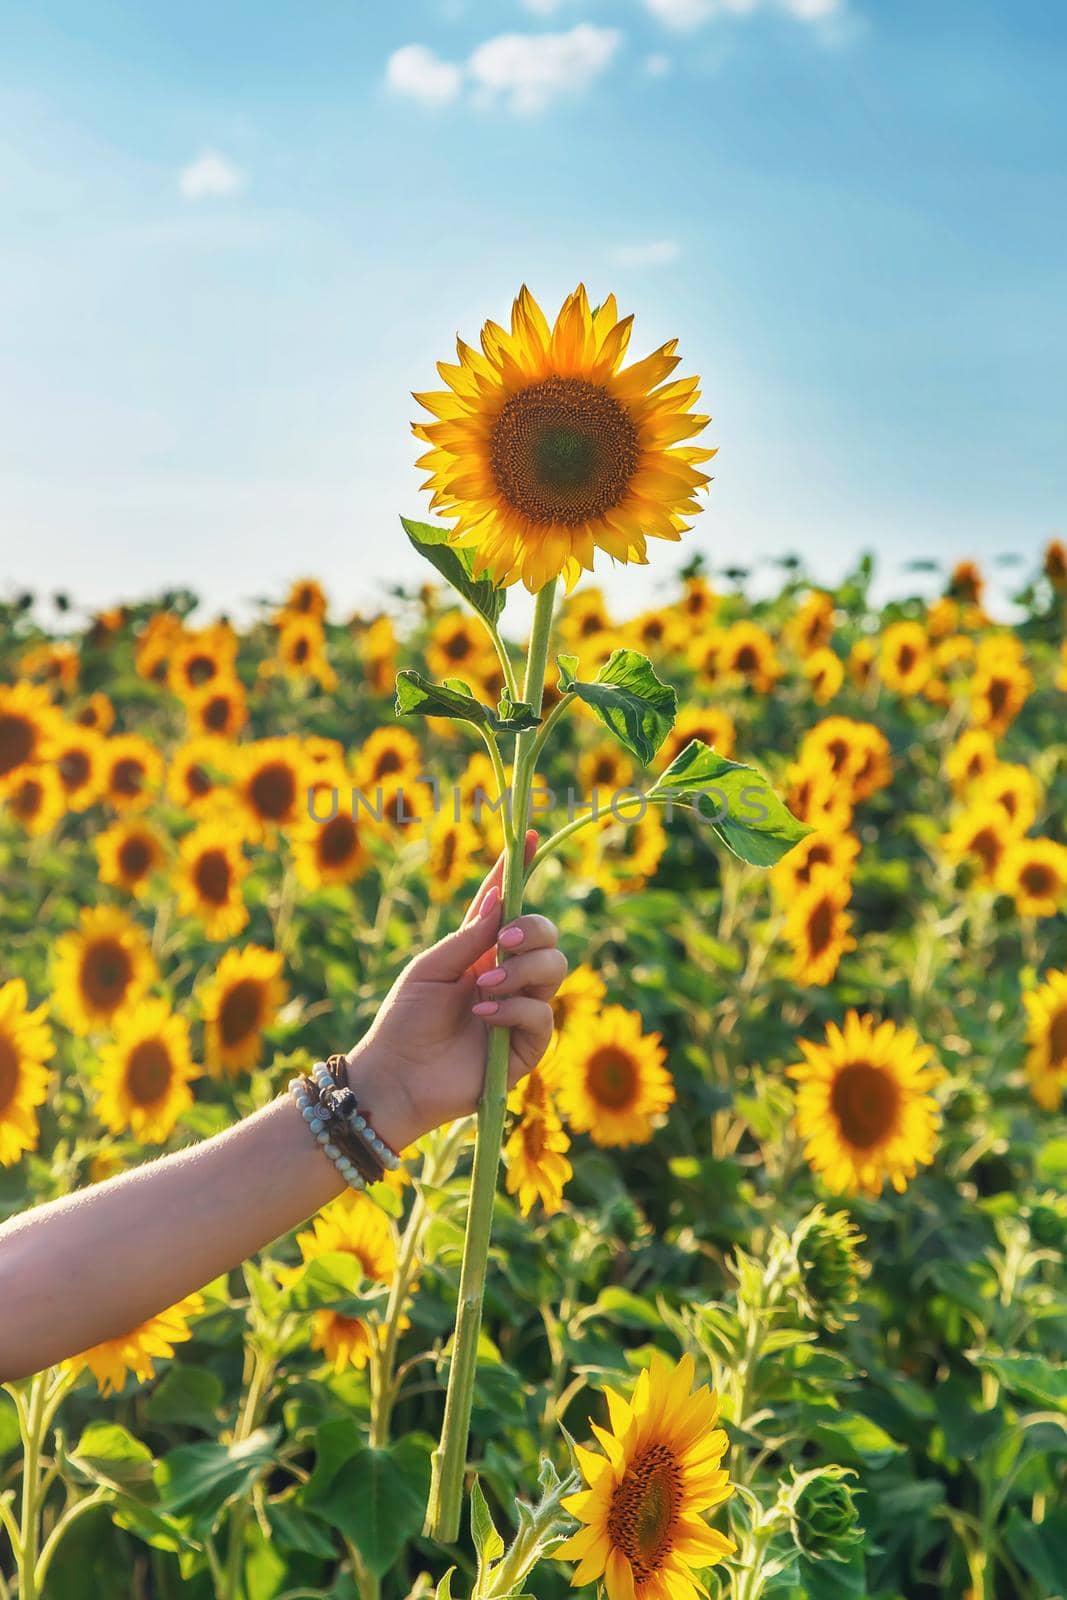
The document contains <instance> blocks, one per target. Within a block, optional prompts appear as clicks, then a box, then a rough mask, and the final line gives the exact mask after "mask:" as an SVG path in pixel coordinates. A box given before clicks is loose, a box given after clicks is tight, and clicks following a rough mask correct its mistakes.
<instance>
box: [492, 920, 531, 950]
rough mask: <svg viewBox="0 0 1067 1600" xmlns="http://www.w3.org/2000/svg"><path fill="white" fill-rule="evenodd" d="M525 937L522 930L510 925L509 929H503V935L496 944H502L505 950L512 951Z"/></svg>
mask: <svg viewBox="0 0 1067 1600" xmlns="http://www.w3.org/2000/svg"><path fill="white" fill-rule="evenodd" d="M525 937H526V935H525V934H524V933H523V931H522V929H521V928H517V927H516V926H515V924H514V923H512V925H511V927H510V928H505V929H504V931H503V933H502V934H501V935H500V937H499V939H498V940H497V944H502V945H503V946H504V949H505V950H514V949H515V947H516V945H520V944H521V943H522V941H523V940H524V939H525Z"/></svg>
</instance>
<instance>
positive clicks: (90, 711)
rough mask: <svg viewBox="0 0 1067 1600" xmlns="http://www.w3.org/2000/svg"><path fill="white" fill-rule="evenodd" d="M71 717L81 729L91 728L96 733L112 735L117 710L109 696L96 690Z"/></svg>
mask: <svg viewBox="0 0 1067 1600" xmlns="http://www.w3.org/2000/svg"><path fill="white" fill-rule="evenodd" d="M71 716H72V718H73V720H74V722H75V723H76V724H77V725H78V727H79V728H91V729H93V731H94V732H96V733H110V732H111V729H112V728H113V727H114V726H115V708H114V706H113V705H112V704H111V701H110V700H109V699H108V697H107V695H106V694H101V692H100V691H99V690H95V691H94V693H92V694H91V695H90V696H89V698H88V700H86V701H85V703H84V705H80V706H79V707H78V709H77V711H73V712H72V713H71Z"/></svg>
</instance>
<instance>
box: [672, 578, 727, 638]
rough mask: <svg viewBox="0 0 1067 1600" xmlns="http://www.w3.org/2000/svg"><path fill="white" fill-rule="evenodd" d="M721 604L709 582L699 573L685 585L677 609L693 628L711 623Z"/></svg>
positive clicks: (687, 580) (687, 579) (686, 581)
mask: <svg viewBox="0 0 1067 1600" xmlns="http://www.w3.org/2000/svg"><path fill="white" fill-rule="evenodd" d="M719 604H720V601H719V596H718V595H717V594H716V593H715V591H714V589H713V588H712V587H711V585H710V584H709V583H708V580H707V579H706V578H702V577H701V576H700V574H699V573H694V574H693V575H692V577H689V578H686V580H685V582H684V583H683V585H682V597H681V599H680V600H678V601H677V602H676V609H677V610H678V611H679V612H680V613H681V615H682V616H683V617H684V618H685V621H686V622H687V623H688V625H689V626H690V627H691V628H692V627H698V626H699V625H700V624H701V623H704V622H710V621H711V619H712V617H713V616H714V615H715V613H716V612H717V611H718V609H719Z"/></svg>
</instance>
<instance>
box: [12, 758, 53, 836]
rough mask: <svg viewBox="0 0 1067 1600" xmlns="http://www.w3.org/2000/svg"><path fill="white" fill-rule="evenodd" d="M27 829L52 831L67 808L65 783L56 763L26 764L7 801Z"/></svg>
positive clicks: (40, 832)
mask: <svg viewBox="0 0 1067 1600" xmlns="http://www.w3.org/2000/svg"><path fill="white" fill-rule="evenodd" d="M4 805H5V808H6V810H7V811H8V813H9V815H11V816H13V817H15V818H16V819H17V821H19V822H20V823H21V824H22V826H23V827H24V828H25V830H26V832H27V833H31V834H44V833H51V831H52V829H53V828H54V827H55V825H56V823H57V822H59V821H61V820H62V818H63V816H64V814H65V813H66V809H67V800H66V796H65V794H64V793H63V785H62V784H61V783H60V781H59V777H58V775H57V773H56V770H55V768H54V767H53V766H39V767H23V768H21V769H20V776H19V779H18V781H17V782H16V783H14V784H13V785H12V786H11V788H10V789H9V790H8V793H7V800H6V801H5V802H4Z"/></svg>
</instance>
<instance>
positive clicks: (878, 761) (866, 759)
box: [799, 717, 892, 821]
mask: <svg viewBox="0 0 1067 1600" xmlns="http://www.w3.org/2000/svg"><path fill="white" fill-rule="evenodd" d="M799 761H800V765H801V766H802V767H804V768H816V769H818V768H822V770H823V771H825V772H826V773H828V774H829V775H830V776H831V777H832V778H833V779H834V781H835V783H836V784H837V786H838V788H839V789H840V790H841V791H842V792H843V793H844V794H845V796H846V798H847V799H848V801H849V802H850V803H853V802H859V801H861V800H866V799H868V798H869V797H870V796H871V795H872V794H874V793H875V792H876V791H877V790H878V789H881V788H884V787H885V785H886V784H887V783H888V782H889V781H890V779H891V778H892V765H891V762H890V757H889V741H888V740H887V739H886V736H885V734H884V733H883V732H882V730H881V729H880V728H878V727H876V726H875V725H874V723H873V722H857V721H855V720H854V719H853V718H852V717H824V718H823V720H822V721H821V722H817V723H816V724H815V726H814V728H809V730H808V732H807V733H806V734H805V735H804V737H803V739H802V740H801V744H800V754H799ZM808 820H809V821H810V820H811V819H810V818H809V819H808Z"/></svg>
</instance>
